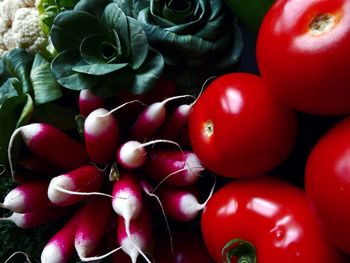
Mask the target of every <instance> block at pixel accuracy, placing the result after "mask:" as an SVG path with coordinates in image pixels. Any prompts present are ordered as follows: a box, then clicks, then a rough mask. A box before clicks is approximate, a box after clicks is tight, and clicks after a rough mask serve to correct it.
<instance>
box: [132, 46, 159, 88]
mask: <svg viewBox="0 0 350 263" xmlns="http://www.w3.org/2000/svg"><path fill="white" fill-rule="evenodd" d="M145 61H146V62H145V63H144V64H143V65H142V66H141V68H140V69H139V70H138V71H137V72H136V75H135V79H134V82H133V85H132V87H131V91H132V92H133V94H141V93H144V92H146V91H148V90H150V89H151V88H152V87H153V86H154V84H155V83H156V82H157V81H158V79H159V76H160V75H161V74H162V72H163V69H164V60H163V57H162V55H160V54H159V53H158V52H156V51H154V50H152V49H150V50H149V52H148V57H147V59H146V60H145Z"/></svg>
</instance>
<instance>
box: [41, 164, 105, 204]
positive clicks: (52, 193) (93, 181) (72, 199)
mask: <svg viewBox="0 0 350 263" xmlns="http://www.w3.org/2000/svg"><path fill="white" fill-rule="evenodd" d="M103 179H104V174H103V172H101V171H100V170H99V169H98V168H97V167H95V166H93V165H85V166H81V167H79V168H77V169H75V170H73V171H71V172H69V173H65V174H62V175H59V176H56V177H54V178H53V179H52V180H51V181H50V184H49V188H48V191H47V193H48V197H49V199H50V201H51V202H52V203H54V204H56V205H59V206H69V205H72V204H75V203H77V202H79V201H81V200H83V199H85V198H86V196H85V194H82V195H78V194H76V195H74V194H71V193H70V192H69V191H72V192H92V191H97V190H98V189H100V187H101V186H102V183H103ZM65 190H68V192H66V191H65Z"/></svg>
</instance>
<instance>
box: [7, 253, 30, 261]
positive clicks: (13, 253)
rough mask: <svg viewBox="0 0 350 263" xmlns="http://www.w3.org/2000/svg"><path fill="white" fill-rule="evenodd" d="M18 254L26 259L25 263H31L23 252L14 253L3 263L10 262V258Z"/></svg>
mask: <svg viewBox="0 0 350 263" xmlns="http://www.w3.org/2000/svg"><path fill="white" fill-rule="evenodd" d="M18 254H21V255H23V256H25V257H26V259H25V260H26V262H27V263H31V261H30V259H29V256H28V254H27V253H25V252H23V251H17V252H15V253H13V254H12V255H11V256H9V257H8V258H7V259H6V260H5V262H4V263H7V262H9V261H10V260H11V258H13V257H14V256H16V255H18Z"/></svg>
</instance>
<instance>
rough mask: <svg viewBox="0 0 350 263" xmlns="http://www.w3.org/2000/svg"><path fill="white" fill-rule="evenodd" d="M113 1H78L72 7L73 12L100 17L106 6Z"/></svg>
mask: <svg viewBox="0 0 350 263" xmlns="http://www.w3.org/2000/svg"><path fill="white" fill-rule="evenodd" d="M112 2H113V0H98V1H96V0H80V1H79V3H78V4H77V5H76V6H75V7H74V10H75V11H84V12H88V13H90V14H93V15H95V16H97V17H100V16H101V15H102V13H103V10H104V9H105V8H106V6H107V5H108V4H110V3H112Z"/></svg>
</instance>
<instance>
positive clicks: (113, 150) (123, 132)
mask: <svg viewBox="0 0 350 263" xmlns="http://www.w3.org/2000/svg"><path fill="white" fill-rule="evenodd" d="M150 98H151V99H150V100H148V101H147V100H146V101H147V102H148V103H149V105H145V104H144V103H143V102H142V103H141V101H140V100H130V101H128V102H126V103H125V101H124V102H121V103H119V106H118V107H116V108H114V105H112V106H111V105H109V106H107V104H106V103H105V102H104V100H103V99H101V98H99V97H97V96H95V95H94V94H92V93H91V92H90V91H88V90H84V91H82V92H81V93H80V97H79V107H80V114H81V115H83V116H85V122H84V136H83V137H84V138H82V139H81V141H80V142H79V141H78V140H77V139H73V138H72V137H70V136H69V135H67V134H65V133H64V132H62V131H60V130H59V129H57V128H55V127H54V126H52V125H49V124H45V123H32V124H28V125H26V126H23V127H20V128H18V129H17V130H16V131H15V132H14V133H13V136H12V138H11V141H10V146H9V161H10V168H11V174H12V176H13V178H14V179H17V178H16V177H17V176H18V174H16V170H17V169H18V168H19V167H24V168H25V169H26V170H27V171H30V172H32V173H34V174H35V173H38V174H40V175H38V176H37V180H35V181H33V182H28V183H23V184H20V185H19V186H18V187H16V188H15V189H13V190H12V191H11V192H9V193H8V194H7V196H6V197H5V200H4V202H3V203H2V204H1V206H2V207H3V208H6V209H9V210H11V211H13V214H12V215H11V216H10V217H8V218H3V219H2V220H7V221H12V222H14V223H15V224H16V225H17V226H18V227H22V228H28V227H35V226H38V225H41V224H45V223H47V222H48V221H51V220H54V219H56V218H59V217H61V216H65V215H66V216H67V215H69V216H71V218H70V219H69V220H68V222H67V223H66V224H65V225H64V226H63V228H62V229H61V230H59V231H58V232H57V233H56V235H54V236H53V237H52V239H51V240H50V241H48V243H47V245H46V246H45V247H44V248H43V251H42V255H41V261H42V262H43V263H51V262H67V261H68V260H69V259H70V258H71V256H72V255H73V254H74V251H76V253H77V255H78V256H79V258H80V259H81V260H82V261H95V260H99V259H102V258H104V257H107V256H109V255H110V254H112V253H114V252H115V251H117V250H122V251H124V253H125V254H127V255H128V256H129V257H130V259H131V262H136V261H137V259H138V257H139V256H142V257H143V258H144V260H145V261H146V262H152V261H153V255H154V253H153V234H152V231H153V227H152V216H151V214H152V213H154V211H153V209H151V206H150V205H149V202H147V201H148V200H157V204H158V206H159V207H158V208H159V211H158V212H157V213H158V214H161V213H162V214H163V215H164V222H165V223H166V225H167V227H168V228H169V225H168V221H167V220H166V219H167V218H170V219H172V220H177V221H181V222H186V221H190V220H193V219H194V218H195V217H196V216H197V214H198V213H199V211H200V210H202V209H203V208H204V205H205V202H204V203H203V204H200V203H199V200H198V194H197V193H196V190H195V189H196V182H197V180H198V178H199V177H200V176H201V172H202V171H203V170H204V168H203V166H202V165H201V163H200V161H199V159H198V158H197V156H196V155H195V154H194V153H193V152H192V151H191V149H190V148H189V147H188V145H186V141H187V140H186V136H187V135H186V134H187V120H188V115H189V112H190V109H191V106H192V104H191V103H193V99H192V98H191V96H176V97H168V98H167V99H163V100H159V101H154V100H153V101H152V99H154V98H156V97H155V96H150ZM180 102H181V103H180ZM136 105H137V106H136ZM107 108H108V109H107ZM123 114H124V115H123ZM125 116H126V118H127V119H125ZM132 116H135V117H132ZM130 118H133V119H132V123H131V125H127V126H125V125H124V123H123V121H124V120H125V122H126V123H128V122H130ZM18 137H21V139H22V141H23V142H24V144H25V145H26V148H28V149H29V152H30V155H29V157H26V158H25V159H23V160H20V161H17V162H15V161H14V160H12V158H11V156H12V153H11V150H12V149H11V146H12V144H13V142H14V141H15V140H16V139H17V138H18ZM82 141H83V142H82ZM45 171H47V176H45ZM52 171H56V173H55V172H52ZM213 188H214V187H213ZM211 194H212V192H211V193H210V194H209V196H210V195H211ZM168 230H169V229H168ZM111 231H115V233H114V235H115V237H116V240H117V242H115V246H114V248H113V249H111V250H110V251H106V249H105V248H104V247H103V245H102V244H104V242H105V239H106V238H107V236H108V235H110V232H111ZM169 233H170V231H169ZM170 237H171V234H170ZM101 247H102V248H101Z"/></svg>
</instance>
